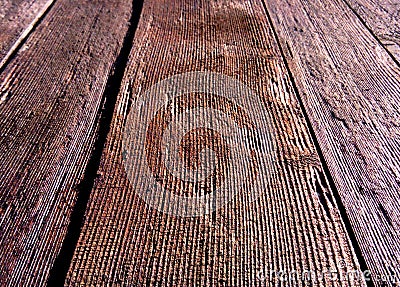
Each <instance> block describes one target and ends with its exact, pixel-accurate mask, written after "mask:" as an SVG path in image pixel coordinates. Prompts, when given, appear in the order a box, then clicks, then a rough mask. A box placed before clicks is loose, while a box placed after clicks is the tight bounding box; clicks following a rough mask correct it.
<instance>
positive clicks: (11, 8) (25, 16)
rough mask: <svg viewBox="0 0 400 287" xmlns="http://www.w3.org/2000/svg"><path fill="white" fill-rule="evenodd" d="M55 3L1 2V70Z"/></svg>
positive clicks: (50, 0)
mask: <svg viewBox="0 0 400 287" xmlns="http://www.w3.org/2000/svg"><path fill="white" fill-rule="evenodd" d="M53 2H54V0H17V1H15V0H14V1H11V0H1V1H0V69H1V68H2V67H3V65H4V64H5V63H6V61H7V60H8V59H9V58H10V56H11V55H12V54H13V53H14V52H15V51H16V50H17V48H18V47H19V45H20V44H21V43H22V42H23V41H24V40H25V39H26V37H27V36H28V34H29V33H30V32H31V31H32V29H33V27H34V26H35V25H36V23H37V22H38V21H39V20H40V19H41V18H42V17H43V16H44V14H45V13H46V12H47V11H48V9H49V8H50V7H51V5H52V4H53Z"/></svg>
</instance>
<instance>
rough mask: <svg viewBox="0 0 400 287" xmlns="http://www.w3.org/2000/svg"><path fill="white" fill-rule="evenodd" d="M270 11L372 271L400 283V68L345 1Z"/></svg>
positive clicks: (281, 1)
mask: <svg viewBox="0 0 400 287" xmlns="http://www.w3.org/2000/svg"><path fill="white" fill-rule="evenodd" d="M265 4H266V6H267V9H268V11H269V15H270V17H271V19H272V22H273V26H274V28H275V29H276V32H277V35H278V39H279V42H280V43H281V47H282V50H283V51H284V54H285V57H286V59H287V62H288V66H289V67H290V70H291V72H292V75H293V78H294V80H295V83H296V86H297V88H298V90H299V96H300V98H301V100H302V102H303V105H304V109H305V110H306V112H307V115H308V116H309V119H310V122H311V124H312V126H313V129H314V131H315V135H316V138H317V139H318V142H319V145H320V147H321V150H322V154H323V155H324V158H325V160H326V163H327V166H328V167H329V170H330V173H331V175H332V177H333V180H334V183H335V186H336V187H337V189H338V192H339V194H340V196H341V199H342V202H343V205H344V207H345V209H346V212H347V214H348V216H349V219H350V221H351V224H352V226H353V229H354V232H355V235H356V238H357V241H358V242H359V244H360V247H361V250H362V254H363V256H364V258H365V260H366V263H367V267H368V268H369V269H370V271H371V273H372V275H373V277H374V279H375V282H376V284H386V283H385V282H384V281H386V280H388V281H390V280H391V276H393V278H395V277H397V279H395V281H398V280H399V278H400V264H399V263H400V241H399V238H400V233H399V231H400V221H399V216H398V215H399V214H400V196H399V190H400V188H399V186H400V180H399V179H400V165H399V158H400V150H399V147H400V112H399V110H400V108H399V103H400V69H399V66H398V65H397V64H396V62H395V61H394V60H393V59H392V58H391V57H390V55H389V54H388V53H387V51H386V50H384V49H383V47H382V46H381V45H380V44H379V43H378V41H377V40H376V38H375V37H374V36H373V35H372V34H371V33H370V32H369V31H368V30H367V29H366V27H365V26H364V25H363V23H362V22H361V21H359V19H358V18H357V17H356V15H355V14H354V13H353V12H352V11H351V10H350V9H349V7H348V6H347V5H346V4H345V3H344V2H343V1H340V0H334V1H314V0H309V1H308V0H307V1H303V0H296V1H285V0H278V1H274V3H270V2H268V1H265ZM397 28H398V27H397ZM378 286H379V285H378Z"/></svg>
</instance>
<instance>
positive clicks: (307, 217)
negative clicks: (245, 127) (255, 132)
mask: <svg viewBox="0 0 400 287" xmlns="http://www.w3.org/2000/svg"><path fill="white" fill-rule="evenodd" d="M189 71H214V72H218V73H222V74H225V75H228V76H231V77H233V78H236V79H239V80H241V81H242V82H244V83H245V84H246V85H248V86H249V87H251V88H252V89H253V90H254V91H255V92H256V94H257V95H258V96H259V99H260V100H261V101H262V103H263V108H264V109H265V111H267V113H268V114H269V115H270V118H271V119H272V121H273V122H272V123H271V125H272V127H273V129H274V131H275V133H276V142H277V154H278V156H277V158H276V159H275V161H274V164H273V165H272V166H265V165H264V166H261V167H260V173H261V175H262V178H263V180H264V181H263V187H262V190H261V193H262V195H261V196H260V197H259V198H258V199H257V200H255V201H254V202H249V195H248V194H247V193H246V192H243V193H242V194H240V195H238V197H235V198H234V200H232V201H231V202H230V203H229V204H228V205H226V206H225V207H224V208H222V209H220V210H217V212H215V213H212V214H208V215H203V216H200V217H195V218H190V217H189V218H183V217H177V216H170V215H166V214H163V213H160V212H158V211H156V210H154V209H152V208H150V207H149V206H147V205H146V203H145V202H144V201H143V200H142V199H141V198H139V197H138V195H137V194H136V193H135V188H138V186H140V180H141V178H142V175H143V173H142V172H143V170H144V167H143V166H135V167H134V172H136V175H137V176H136V177H137V181H136V182H129V180H128V178H127V176H126V173H125V168H124V165H123V155H122V152H123V150H122V136H123V135H122V131H123V129H124V123H125V122H126V120H127V115H128V112H129V110H130V108H131V107H132V106H133V105H135V103H136V101H137V96H136V94H137V93H139V92H140V91H145V90H146V89H148V88H149V87H150V86H151V85H153V84H155V83H157V82H159V81H160V80H163V79H165V78H167V77H169V76H172V75H175V74H178V73H184V72H189ZM189 104H190V103H189ZM250 104H251V103H250ZM252 112H253V113H258V112H259V111H257V110H254V111H252ZM200 117H202V116H201V115H200ZM257 124H263V123H262V122H258V123H257ZM157 136H158V134H154V137H157ZM193 144H194V145H199V144H202V139H201V138H199V139H194V142H193ZM188 160H190V158H189V159H188ZM267 174H270V175H271V177H270V178H268V177H267V176H266V175H267ZM98 175H99V176H98V178H97V179H96V182H95V187H94V189H93V191H92V193H91V197H90V200H89V206H88V209H87V213H86V219H85V223H84V226H83V230H82V233H81V236H80V239H79V242H78V245H77V248H76V250H75V253H74V257H73V260H72V263H71V266H70V270H69V272H68V277H67V280H66V282H65V285H66V286H77V285H80V286H145V285H146V286H220V285H221V286H277V285H280V284H286V285H285V286H288V285H290V286H299V285H301V284H309V283H304V282H303V283H302V282H301V281H300V282H299V281H296V280H294V281H293V282H285V283H282V282H279V280H278V279H277V278H276V277H275V278H274V276H270V273H269V272H270V271H274V270H275V271H276V272H278V271H280V270H283V269H285V270H286V271H288V270H297V271H298V272H301V271H305V270H311V271H313V272H316V273H318V272H319V274H321V272H322V271H323V270H327V269H328V268H332V269H333V270H339V269H340V268H343V270H344V271H348V270H359V265H358V261H357V259H356V257H355V255H354V251H353V250H352V246H351V243H350V241H349V238H348V235H347V233H346V230H345V227H344V224H343V222H342V219H341V217H340V214H339V211H338V209H337V206H336V203H335V200H334V196H333V195H332V189H331V187H330V186H329V184H328V183H327V180H326V175H325V174H324V172H323V168H322V166H321V162H320V159H319V157H318V154H317V151H316V148H315V146H314V144H313V142H312V139H311V136H310V133H309V130H308V129H307V125H306V121H305V119H304V115H303V114H302V111H301V108H300V106H299V103H298V101H297V98H296V95H295V91H294V88H293V86H292V83H291V81H290V79H289V76H288V73H287V71H286V68H285V65H284V62H283V60H282V57H281V54H280V52H279V49H278V46H277V43H276V42H275V40H274V37H273V34H272V31H271V27H270V26H269V24H268V21H267V17H266V14H265V11H264V9H263V6H262V4H261V2H260V1H253V3H250V2H243V3H241V2H239V1H235V0H229V1H222V2H221V1H220V2H217V1H196V2H195V3H193V2H192V1H165V2H163V1H155V0H154V1H145V3H144V7H143V12H142V15H141V19H140V22H139V26H138V29H137V31H136V34H135V40H134V44H133V49H132V52H131V55H130V60H129V63H128V68H127V70H126V73H125V77H124V80H123V84H122V88H121V91H120V93H119V95H118V98H117V105H116V109H115V112H114V115H113V119H112V125H111V131H110V133H109V135H108V137H107V141H106V145H105V148H104V153H103V155H102V159H101V165H100V169H99V171H98ZM174 188H175V189H178V186H174V185H172V189H174ZM343 263H345V264H343ZM260 272H261V273H260ZM258 275H262V276H263V277H265V278H261V279H264V280H260V278H259V277H258ZM350 281H351V280H349V281H347V280H345V281H343V282H340V283H338V282H331V281H327V280H325V281H320V282H314V283H313V284H312V286H338V285H341V286H357V285H362V286H364V282H362V281H361V282H350Z"/></svg>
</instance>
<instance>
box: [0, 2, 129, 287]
mask: <svg viewBox="0 0 400 287" xmlns="http://www.w3.org/2000/svg"><path fill="white" fill-rule="evenodd" d="M130 11H131V4H130V3H127V1H122V0H121V1H119V0H112V1H110V0H107V1H102V0H96V1H90V2H89V1H88V2H82V1H76V0H60V1H57V2H56V3H55V5H54V6H53V7H52V9H51V10H50V11H49V13H48V14H47V15H46V17H45V18H44V19H43V21H42V22H41V23H40V25H38V26H37V27H36V29H35V31H34V33H32V34H31V36H30V37H29V38H28V39H27V41H26V43H25V44H24V46H23V47H22V49H21V50H19V52H18V53H17V54H16V56H15V57H14V58H13V59H12V60H11V62H10V63H9V64H8V65H7V66H6V67H5V69H4V71H3V73H1V74H0V83H1V85H0V91H1V102H0V135H1V137H0V203H1V204H0V230H1V232H0V274H1V275H0V285H1V286H43V285H44V284H45V282H46V280H47V277H48V275H49V270H50V268H51V266H52V264H53V262H54V260H55V257H56V256H57V254H58V252H59V250H60V246H61V243H62V240H63V238H64V236H65V234H66V230H67V226H68V223H69V218H70V215H71V210H72V207H73V206H74V203H75V200H76V197H77V193H78V192H80V187H79V183H80V182H81V181H82V178H83V172H84V169H85V166H86V164H87V163H88V160H89V157H90V155H91V150H92V147H93V144H94V141H95V139H96V134H97V131H96V127H97V122H98V121H99V115H100V112H99V111H100V108H101V106H102V105H103V104H104V101H105V99H104V96H103V93H104V91H105V88H106V82H107V79H108V76H109V75H110V73H111V69H112V66H113V63H114V61H115V60H116V58H117V55H118V53H119V51H120V49H121V47H122V43H123V40H124V36H125V33H126V31H127V29H128V19H129V14H130Z"/></svg>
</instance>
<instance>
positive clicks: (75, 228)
mask: <svg viewBox="0 0 400 287" xmlns="http://www.w3.org/2000/svg"><path fill="white" fill-rule="evenodd" d="M142 5H143V1H136V0H134V1H133V2H132V11H131V18H130V20H129V27H128V31H127V33H126V35H125V38H124V42H123V45H122V48H121V51H120V52H119V55H118V57H117V59H116V61H115V63H114V65H113V71H112V74H111V75H110V77H109V78H108V81H107V84H106V89H105V91H104V95H103V104H102V110H101V111H100V119H99V120H98V122H99V124H98V134H97V139H96V142H95V144H94V149H93V151H92V154H91V157H90V160H89V162H88V164H87V166H86V169H85V174H84V177H83V180H82V181H81V182H80V183H79V185H78V187H77V190H78V197H77V200H76V203H75V206H74V208H73V210H72V213H71V219H70V223H69V226H68V231H67V234H66V236H65V239H64V242H63V245H62V248H61V251H60V253H59V254H58V256H57V258H56V260H55V262H54V265H53V267H52V269H51V271H50V276H49V279H48V282H47V286H49V287H52V286H63V284H64V281H65V277H66V275H67V271H68V268H69V265H70V262H71V258H72V256H73V253H74V251H75V248H76V245H77V243H78V239H79V234H80V232H81V228H82V225H83V222H84V216H85V211H86V208H87V203H88V201H89V197H90V191H91V190H92V189H93V185H94V182H95V180H96V177H97V171H98V169H99V165H100V160H101V154H102V152H103V149H104V144H105V141H106V138H107V134H108V132H109V130H110V124H111V119H112V115H113V111H114V109H115V104H116V99H117V94H118V92H119V90H120V86H121V82H122V78H123V75H124V71H125V68H126V65H127V62H128V56H129V53H130V51H131V49H132V43H133V38H134V36H135V30H136V27H137V23H138V21H139V17H140V13H141V10H142Z"/></svg>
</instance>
